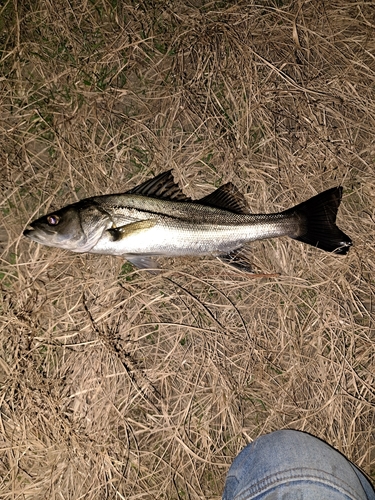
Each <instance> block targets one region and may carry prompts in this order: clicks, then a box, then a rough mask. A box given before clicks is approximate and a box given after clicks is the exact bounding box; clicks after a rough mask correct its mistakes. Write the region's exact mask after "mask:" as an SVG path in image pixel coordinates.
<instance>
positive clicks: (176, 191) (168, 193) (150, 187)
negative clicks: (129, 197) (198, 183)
mask: <svg viewBox="0 0 375 500" xmlns="http://www.w3.org/2000/svg"><path fill="white" fill-rule="evenodd" d="M126 193H127V194H141V195H143V196H151V197H153V198H162V199H164V200H178V201H191V198H189V197H188V196H186V195H185V194H184V193H183V192H182V191H181V188H180V187H179V186H178V184H176V183H175V181H174V178H173V175H172V170H168V171H167V172H163V173H162V174H159V175H157V176H156V177H153V178H152V179H149V180H148V181H145V182H142V184H140V185H139V186H136V187H134V188H132V189H130V190H129V191H126Z"/></svg>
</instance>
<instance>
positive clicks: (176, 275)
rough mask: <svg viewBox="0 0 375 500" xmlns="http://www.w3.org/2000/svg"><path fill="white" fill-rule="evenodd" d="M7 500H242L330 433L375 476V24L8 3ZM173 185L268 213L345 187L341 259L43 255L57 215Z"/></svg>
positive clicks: (358, 16)
mask: <svg viewBox="0 0 375 500" xmlns="http://www.w3.org/2000/svg"><path fill="white" fill-rule="evenodd" d="M1 9H2V10H1V13H0V42H1V50H2V52H1V75H2V76H1V78H0V84H1V89H2V90H1V104H0V106H1V116H2V120H1V125H0V126H1V132H2V134H1V139H0V140H1V146H0V154H1V164H2V167H1V173H0V179H1V190H2V197H1V213H2V216H1V217H2V230H1V269H0V270H1V275H0V276H1V286H2V296H1V300H2V303H1V330H0V377H1V379H0V380H1V390H0V396H1V399H0V401H1V427H0V446H1V455H0V477H1V482H0V498H1V499H41V498H48V499H59V500H61V499H75V500H77V499H80V498H85V499H104V498H106V499H110V498H113V499H121V498H126V499H129V500H130V499H134V500H135V499H141V498H144V499H150V498H165V499H166V498H168V499H177V498H180V499H186V498H191V499H197V498H207V499H210V498H211V499H213V498H216V499H217V498H219V497H220V495H221V491H222V488H223V482H224V478H225V474H226V471H227V469H228V467H229V464H230V463H231V461H232V459H233V457H234V456H235V455H236V454H237V453H238V451H239V450H240V449H241V448H242V447H243V446H244V445H245V444H246V443H247V442H249V440H252V439H255V438H256V437H257V436H259V435H260V434H263V433H266V432H269V431H272V430H274V429H279V428H287V427H290V428H296V429H303V430H306V431H309V432H311V433H313V434H315V435H317V436H319V437H321V438H323V439H325V440H327V441H328V442H329V443H331V444H332V445H334V446H335V447H337V448H338V449H339V450H341V451H342V452H343V453H345V454H346V455H347V456H348V457H349V458H351V459H352V460H353V461H354V462H355V463H357V464H358V465H359V466H361V467H362V468H363V469H364V470H365V471H366V472H367V473H368V474H370V475H371V476H372V479H374V477H375V451H374V450H375V444H374V428H375V426H374V424H375V419H374V404H375V394H374V387H375V377H374V372H375V335H374V312H375V309H374V274H375V264H374V261H375V259H374V234H375V231H374V217H375V203H374V195H375V180H374V179H375V177H374V161H375V150H374V135H375V132H374V131H375V93H374V89H375V78H374V77H375V60H374V54H375V39H374V36H373V33H374V14H375V8H374V6H373V5H372V4H371V2H362V1H359V2H358V1H354V0H353V1H352V0H345V1H340V2H339V1H336V2H331V1H326V0H320V1H318V2H289V3H288V2H284V1H283V0H278V1H277V0H274V1H266V0H262V1H259V2H257V3H253V2H248V1H246V2H236V1H234V2H202V4H201V3H200V2H192V3H191V4H186V2H178V1H176V2H169V3H164V2H151V1H150V2H148V1H142V0H141V1H140V2H134V3H132V2H130V1H129V2H126V3H124V4H123V3H119V4H117V3H116V1H113V2H110V1H109V0H98V1H96V0H92V1H89V2H75V1H70V2H68V1H66V0H58V1H57V2H52V1H50V0H33V1H31V0H26V1H24V2H16V1H15V0H14V1H11V0H9V1H6V2H5V3H3V4H2V7H1ZM169 168H173V169H174V172H175V175H176V178H177V179H179V181H180V183H181V185H182V186H184V188H185V191H186V192H187V193H188V194H190V195H193V196H194V197H196V198H197V197H200V196H202V195H204V194H207V193H208V192H210V191H211V190H212V189H213V188H214V187H215V186H219V185H220V184H221V183H223V182H227V181H232V182H234V183H235V184H236V185H237V186H238V187H239V188H240V189H241V190H242V191H243V192H246V193H247V198H248V201H249V204H250V206H251V207H252V210H253V211H254V212H264V211H273V210H275V211H277V210H282V209H285V208H288V207H289V206H292V205H293V204H294V203H296V202H298V201H302V200H303V199H306V198H308V197H310V196H312V195H313V194H315V193H317V192H319V191H321V190H323V189H324V188H327V187H331V186H334V185H337V184H343V186H344V188H345V191H344V193H345V194H344V200H343V204H342V207H341V208H340V214H339V221H340V225H341V226H342V227H343V229H344V230H345V231H346V232H347V233H348V234H350V235H351V237H352V238H353V240H354V243H355V246H354V247H353V249H352V250H351V251H350V252H349V254H348V256H347V257H344V258H340V257H337V256H332V255H329V254H325V253H324V252H321V251H318V250H315V249H313V248H308V247H307V246H304V245H303V244H299V243H297V242H293V241H287V240H285V239H281V240H277V241H267V242H258V243H256V244H254V245H253V247H252V255H253V261H254V263H255V265H256V267H257V269H258V270H259V272H261V273H275V272H276V273H280V276H279V277H274V278H269V279H267V278H255V279H249V278H248V277H247V276H244V275H241V274H240V273H237V272H234V271H232V270H231V269H229V268H228V267H225V266H223V265H222V264H220V263H219V262H218V261H216V260H213V259H201V260H191V259H181V260H175V261H166V262H165V269H166V271H165V273H164V274H162V275H160V276H150V275H149V274H148V273H144V272H139V273H137V272H135V273H132V272H130V270H129V268H128V266H126V265H125V266H122V262H121V261H120V260H119V259H115V258H111V257H105V256H93V255H74V254H71V253H67V252H63V251H59V250H57V249H49V248H45V247H40V246H38V245H36V244H34V243H31V242H29V241H26V240H25V239H24V238H22V237H21V236H20V235H21V232H22V229H23V228H24V227H25V226H26V224H27V223H28V222H29V221H30V220H31V219H33V218H35V216H36V215H37V214H40V213H44V212H46V211H47V210H48V209H49V208H50V207H60V206H62V205H64V204H66V203H68V202H73V201H75V200H77V199H80V198H84V197H86V196H89V195H94V194H99V193H110V192H116V191H117V192H118V191H123V190H126V189H129V188H130V187H133V186H134V185H136V184H137V183H139V182H141V181H143V180H145V179H146V178H149V177H150V175H152V174H153V173H159V172H161V171H163V170H166V169H169Z"/></svg>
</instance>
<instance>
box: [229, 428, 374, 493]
mask: <svg viewBox="0 0 375 500" xmlns="http://www.w3.org/2000/svg"><path fill="white" fill-rule="evenodd" d="M250 499H253V500H375V491H374V489H373V487H372V485H371V484H370V482H369V480H368V479H367V478H366V477H365V475H364V474H363V473H362V472H361V471H360V470H359V469H358V468H357V467H356V466H355V465H353V464H352V463H351V462H350V461H349V460H348V459H347V458H346V457H345V456H344V455H342V454H341V453H340V452H338V451H337V450H335V449H334V448H332V447H331V446H330V445H328V444H327V443H325V442H324V441H321V440H320V439H318V438H316V437H314V436H312V435H311V434H307V433H305V432H301V431H295V430H281V431H275V432H272V433H271V434H267V435H265V436H261V437H259V438H258V439H256V440H255V441H254V442H252V443H250V444H249V445H248V446H246V448H244V449H243V450H242V451H241V453H240V454H239V455H238V456H237V457H236V458H235V459H234V461H233V463H232V465H231V467H230V469H229V472H228V475H227V478H226V482H225V488H224V493H223V500H250Z"/></svg>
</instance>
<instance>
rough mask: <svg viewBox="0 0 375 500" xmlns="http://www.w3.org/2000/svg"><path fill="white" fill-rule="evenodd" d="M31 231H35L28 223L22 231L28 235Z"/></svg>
mask: <svg viewBox="0 0 375 500" xmlns="http://www.w3.org/2000/svg"><path fill="white" fill-rule="evenodd" d="M33 231H35V228H33V226H31V225H30V224H29V225H28V226H27V227H26V229H25V230H24V232H23V235H24V236H29V234H30V233H32V232H33Z"/></svg>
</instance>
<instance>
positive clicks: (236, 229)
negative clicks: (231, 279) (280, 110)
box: [24, 171, 352, 267]
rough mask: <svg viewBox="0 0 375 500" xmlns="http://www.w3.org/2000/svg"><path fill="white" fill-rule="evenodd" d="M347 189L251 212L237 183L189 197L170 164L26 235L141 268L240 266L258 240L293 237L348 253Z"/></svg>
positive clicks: (39, 221)
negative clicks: (180, 261) (158, 263)
mask: <svg viewBox="0 0 375 500" xmlns="http://www.w3.org/2000/svg"><path fill="white" fill-rule="evenodd" d="M341 193H342V188H332V189H330V190H328V191H325V192H324V193H321V194H319V195H317V196H315V197H313V198H311V199H310V200H307V201H306V202H303V203H301V204H300V205H297V206H296V207H294V208H292V209H289V210H286V211H284V212H280V213H274V214H249V213H248V212H249V210H248V207H247V204H246V201H245V198H244V197H243V196H242V195H241V194H240V193H239V192H238V191H237V189H236V188H235V187H234V186H233V185H232V184H230V183H229V184H226V185H224V186H221V188H219V189H218V190H216V191H214V192H213V193H211V194H210V195H208V196H206V197H204V198H202V199H201V200H199V201H192V200H190V199H189V198H187V197H186V196H185V195H184V194H183V193H182V191H181V190H180V188H179V187H178V185H177V184H175V183H174V180H173V176H172V174H171V172H170V171H168V172H165V173H163V174H160V175H159V176H157V177H155V178H154V179H151V180H149V181H146V182H145V183H143V184H141V185H140V186H137V187H136V188H133V189H132V190H130V191H128V192H127V193H123V194H113V195H104V196H96V197H92V198H86V199H84V200H81V201H79V202H78V203H75V204H72V205H68V206H67V207H64V208H62V209H61V210H58V211H56V212H54V213H51V214H48V215H46V216H44V217H41V218H40V219H37V220H35V221H33V222H32V223H31V224H30V226H29V227H28V228H27V229H26V230H25V231H24V235H25V236H27V237H28V238H30V239H32V240H34V241H37V242H38V243H41V244H44V245H47V246H53V247H59V248H65V249H68V250H71V251H73V252H90V253H98V254H107V255H120V256H123V257H125V258H127V259H128V260H130V261H131V262H133V263H134V264H135V265H137V266H138V267H150V266H151V265H152V264H151V261H150V260H148V259H147V258H148V257H150V256H183V255H191V256H197V255H207V254H212V255H218V256H221V257H222V258H223V260H226V261H228V262H232V263H233V264H234V265H236V260H237V252H239V251H240V250H241V249H242V248H243V246H244V245H245V244H246V243H248V242H251V241H255V240H259V239H266V238H275V237H279V236H289V237H291V238H294V239H300V240H301V241H305V242H306V243H310V244H313V245H315V246H318V247H320V248H323V249H324V250H328V251H335V252H336V253H341V254H344V253H346V252H347V251H348V249H349V247H350V245H351V244H352V243H351V240H350V238H349V237H348V236H346V235H345V234H344V233H343V232H342V231H341V230H340V229H339V228H338V227H337V226H336V224H335V219H336V213H337V209H338V206H339V204H340V201H341Z"/></svg>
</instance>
